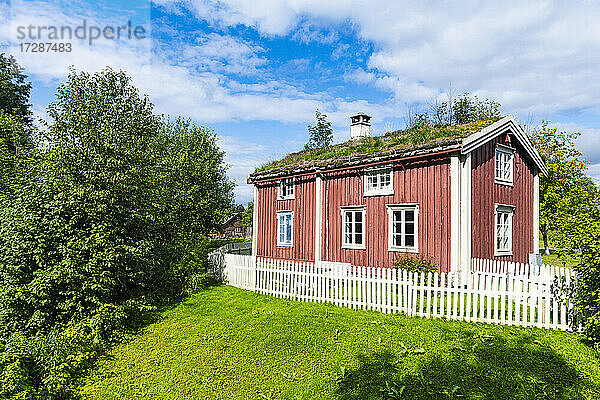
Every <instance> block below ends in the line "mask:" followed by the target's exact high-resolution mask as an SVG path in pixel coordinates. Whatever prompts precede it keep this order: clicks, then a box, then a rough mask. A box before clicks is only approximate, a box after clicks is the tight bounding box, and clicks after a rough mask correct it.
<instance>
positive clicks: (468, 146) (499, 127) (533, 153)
mask: <svg viewBox="0 0 600 400" xmlns="http://www.w3.org/2000/svg"><path fill="white" fill-rule="evenodd" d="M506 128H509V129H510V131H511V132H512V133H513V134H514V135H515V137H516V138H517V139H518V140H519V143H521V145H522V146H523V147H524V148H525V151H526V152H527V154H529V156H530V157H531V158H532V159H533V162H534V163H535V165H536V166H537V167H538V168H539V170H540V171H541V172H542V173H543V174H544V175H548V167H546V164H544V161H543V160H542V157H541V156H540V154H539V153H538V151H537V150H536V149H535V147H533V144H532V143H531V140H529V137H527V134H526V133H525V132H524V131H523V128H521V126H520V125H519V123H518V122H517V121H516V120H515V118H514V117H513V116H512V115H508V116H506V117H504V118H502V119H501V120H499V121H497V122H494V123H493V124H491V125H490V126H487V127H486V128H484V129H482V130H480V131H479V132H476V133H474V134H472V135H470V136H467V137H466V138H464V139H463V142H462V154H467V153H470V152H471V151H473V150H475V149H476V148H477V147H479V146H481V145H482V144H484V143H485V142H487V141H489V140H491V139H493V138H495V137H497V136H499V135H500V134H502V133H504V132H506Z"/></svg>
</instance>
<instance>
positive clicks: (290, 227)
mask: <svg viewBox="0 0 600 400" xmlns="http://www.w3.org/2000/svg"><path fill="white" fill-rule="evenodd" d="M293 231H294V213H293V212H292V211H280V212H278V213H277V246H279V247H292V244H293V242H292V238H293Z"/></svg>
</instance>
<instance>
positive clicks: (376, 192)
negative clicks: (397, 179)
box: [363, 165, 394, 196]
mask: <svg viewBox="0 0 600 400" xmlns="http://www.w3.org/2000/svg"><path fill="white" fill-rule="evenodd" d="M384 175H388V176H389V179H390V184H389V185H388V186H386V187H384V188H379V187H377V188H372V187H370V186H369V177H374V176H376V177H377V183H378V184H379V181H380V179H381V176H384ZM363 181H364V185H363V186H364V194H365V196H385V195H390V194H394V169H393V168H392V166H391V165H386V166H383V167H381V166H377V167H374V168H366V169H365V172H364V174H363ZM378 186H379V185H378Z"/></svg>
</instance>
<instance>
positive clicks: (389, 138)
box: [250, 118, 500, 180]
mask: <svg viewBox="0 0 600 400" xmlns="http://www.w3.org/2000/svg"><path fill="white" fill-rule="evenodd" d="M498 120H500V118H492V119H486V120H481V121H476V122H470V123H467V124H461V125H451V126H441V127H431V126H417V127H413V128H411V129H407V130H403V131H394V132H388V133H386V134H385V135H383V136H372V137H365V138H360V139H354V140H349V141H347V142H345V143H340V144H335V145H332V146H328V147H321V148H316V149H310V150H303V151H300V152H297V153H290V154H288V155H287V156H285V157H284V158H283V159H281V160H278V161H272V162H270V163H267V164H265V165H262V166H260V167H258V168H257V169H256V170H255V171H254V173H252V174H251V175H250V180H255V179H260V178H262V177H267V176H273V175H285V174H286V173H289V172H292V171H297V170H309V169H312V168H321V169H328V168H332V167H335V166H340V165H344V164H348V163H357V162H360V161H361V160H370V159H373V158H377V157H378V156H385V155H393V156H395V157H398V156H401V155H408V154H410V153H413V152H416V153H424V152H429V151H431V150H432V149H437V148H440V147H451V146H452V145H455V146H457V147H458V146H460V144H461V141H462V139H463V138H465V137H467V136H469V135H471V134H473V133H475V132H479V131H480V130H482V129H484V128H485V127H487V126H489V125H491V124H493V123H494V122H496V121H498Z"/></svg>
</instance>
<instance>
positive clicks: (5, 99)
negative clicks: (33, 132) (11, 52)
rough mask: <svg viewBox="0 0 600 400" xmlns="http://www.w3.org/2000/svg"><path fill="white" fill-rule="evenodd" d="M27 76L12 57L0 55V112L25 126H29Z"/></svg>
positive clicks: (29, 111) (29, 85)
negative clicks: (15, 118)
mask: <svg viewBox="0 0 600 400" xmlns="http://www.w3.org/2000/svg"><path fill="white" fill-rule="evenodd" d="M26 79H27V75H24V74H23V68H21V67H20V66H19V64H17V60H15V58H14V57H13V56H8V57H7V56H6V53H0V111H4V112H5V113H7V114H11V115H13V116H15V117H17V118H18V119H19V120H20V121H21V122H23V123H24V124H25V125H26V126H30V125H31V122H32V119H31V104H29V91H30V90H31V83H29V82H27V81H26Z"/></svg>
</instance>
